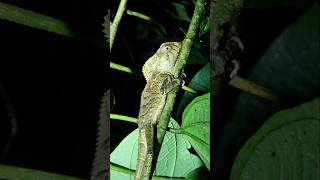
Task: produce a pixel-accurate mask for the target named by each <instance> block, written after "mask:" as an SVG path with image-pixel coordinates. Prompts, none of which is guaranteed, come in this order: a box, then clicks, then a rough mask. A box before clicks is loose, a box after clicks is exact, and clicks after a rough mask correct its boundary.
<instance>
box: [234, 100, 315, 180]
mask: <svg viewBox="0 0 320 180" xmlns="http://www.w3.org/2000/svg"><path fill="white" fill-rule="evenodd" d="M319 132H320V98H317V99H315V100H312V101H311V102H308V103H304V104H302V105H299V106H298V107H295V108H292V109H287V110H283V111H280V112H278V113H276V114H275V115H273V116H272V117H271V118H270V119H269V120H268V121H267V122H266V123H265V124H263V126H262V127H261V128H260V129H259V130H258V131H257V132H256V133H255V134H254V135H253V136H252V137H251V138H250V139H249V140H248V141H247V142H246V143H245V145H244V146H243V147H242V148H241V150H240V152H239V153H238V155H237V157H236V160H235V162H234V165H233V168H232V173H231V180H244V179H300V180H309V179H318V178H319V177H320V171H319V162H320V156H319V152H320V144H319V142H320V135H319Z"/></svg>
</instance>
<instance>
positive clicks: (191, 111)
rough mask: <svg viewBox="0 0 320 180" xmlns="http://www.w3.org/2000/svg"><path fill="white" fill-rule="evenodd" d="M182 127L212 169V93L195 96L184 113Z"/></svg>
mask: <svg viewBox="0 0 320 180" xmlns="http://www.w3.org/2000/svg"><path fill="white" fill-rule="evenodd" d="M181 128H182V130H183V134H186V135H187V139H188V140H189V142H190V144H191V145H192V147H193V148H194V149H195V150H196V152H197V153H198V155H199V156H200V158H201V160H202V161H203V162H204V164H205V165H206V167H207V168H208V170H210V93H207V94H205V95H202V96H199V97H197V98H195V99H194V100H193V101H192V102H191V103H190V104H189V105H188V106H187V108H186V109H185V110H184V112H183V115H182V125H181Z"/></svg>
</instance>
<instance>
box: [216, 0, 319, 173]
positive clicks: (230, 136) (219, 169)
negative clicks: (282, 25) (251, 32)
mask: <svg viewBox="0 0 320 180" xmlns="http://www.w3.org/2000/svg"><path fill="white" fill-rule="evenodd" d="M319 69H320V7H319V5H315V6H314V7H312V8H311V9H309V10H308V11H307V12H306V13H304V14H303V15H302V16H301V17H300V18H298V20H297V21H296V22H295V23H293V24H292V25H290V26H289V27H288V28H287V29H286V30H285V31H284V32H283V33H281V34H280V36H279V37H278V38H277V39H276V40H275V41H274V42H273V43H272V44H271V46H270V47H269V48H268V49H267V51H266V52H265V53H264V54H263V56H262V58H261V59H260V60H259V62H258V63H257V64H256V65H255V67H254V69H253V71H252V73H251V75H250V76H249V77H248V79H249V80H252V81H254V82H256V83H258V84H260V85H262V86H265V87H267V88H269V89H271V90H273V91H275V92H277V93H279V94H281V95H282V97H285V98H284V101H283V102H282V103H281V104H276V103H274V102H270V101H267V100H264V99H262V98H259V97H257V96H254V95H250V94H247V93H240V96H239V98H238V99H237V102H236V104H235V108H234V109H233V112H232V115H231V117H230V119H229V122H228V124H227V125H226V128H225V130H224V134H223V136H222V138H221V141H220V143H219V146H218V152H217V156H216V157H217V162H216V164H217V166H216V171H215V172H216V173H217V176H218V177H219V178H223V177H220V175H221V174H224V175H223V176H226V174H227V176H229V175H228V173H229V172H226V171H228V169H229V168H228V167H229V166H230V167H231V164H232V161H233V159H234V157H235V154H236V153H237V151H238V149H239V148H240V147H241V146H242V145H243V143H244V142H245V141H246V140H247V139H248V138H249V137H250V136H251V135H252V134H253V133H254V132H255V131H256V130H257V129H258V128H259V127H260V126H261V124H262V123H263V122H264V121H265V120H267V119H268V118H269V117H270V116H271V115H272V114H273V113H275V112H276V111H278V110H280V109H283V108H286V107H291V106H293V105H296V104H298V103H301V102H304V101H306V100H310V99H313V98H315V97H318V96H320V70H319ZM226 164H228V165H226Z"/></svg>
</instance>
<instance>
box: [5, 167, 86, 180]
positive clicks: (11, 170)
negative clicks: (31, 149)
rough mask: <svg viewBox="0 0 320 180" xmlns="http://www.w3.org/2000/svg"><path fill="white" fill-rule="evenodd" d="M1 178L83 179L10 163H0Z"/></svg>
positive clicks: (20, 179)
mask: <svg viewBox="0 0 320 180" xmlns="http://www.w3.org/2000/svg"><path fill="white" fill-rule="evenodd" d="M0 179H12V180H35V179H41V180H52V179H56V180H82V179H80V178H75V177H70V176H66V175H61V174H55V173H50V172H45V171H40V170H35V169H28V168H21V167H15V166H8V165H0Z"/></svg>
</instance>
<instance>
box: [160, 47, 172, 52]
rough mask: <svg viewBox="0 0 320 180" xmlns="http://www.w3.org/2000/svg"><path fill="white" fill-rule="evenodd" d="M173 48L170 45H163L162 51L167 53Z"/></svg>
mask: <svg viewBox="0 0 320 180" xmlns="http://www.w3.org/2000/svg"><path fill="white" fill-rule="evenodd" d="M170 50H171V47H170V46H163V47H162V52H163V53H167V52H169V51H170Z"/></svg>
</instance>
